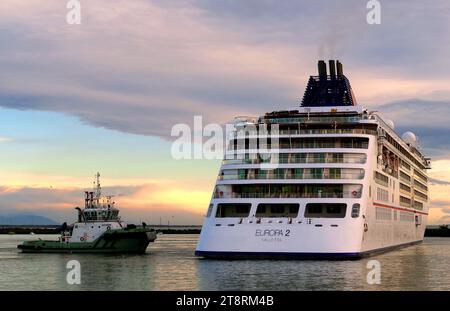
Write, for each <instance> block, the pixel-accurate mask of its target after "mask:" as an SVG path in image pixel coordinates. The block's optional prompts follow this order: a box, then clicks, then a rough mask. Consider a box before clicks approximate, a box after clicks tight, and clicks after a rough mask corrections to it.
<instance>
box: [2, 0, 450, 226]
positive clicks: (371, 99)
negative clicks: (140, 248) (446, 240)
mask: <svg viewBox="0 0 450 311" xmlns="http://www.w3.org/2000/svg"><path fill="white" fill-rule="evenodd" d="M66 2H67V1H65V0H2V1H0V215H1V214H8V213H17V212H26V213H33V214H39V215H44V216H48V217H50V218H52V219H55V220H57V221H63V220H66V219H67V218H73V217H74V215H75V212H74V210H73V207H74V206H77V205H81V204H82V202H83V193H82V191H84V189H86V188H88V187H89V186H90V185H91V184H92V180H93V177H94V174H95V173H96V172H97V171H99V172H100V173H101V174H102V182H103V185H104V186H105V191H106V192H108V193H111V194H114V195H116V196H117V198H116V202H117V204H118V206H119V207H122V214H123V217H124V218H126V219H129V220H131V221H147V222H150V223H158V222H159V220H160V218H161V219H162V221H163V222H167V221H170V222H171V223H177V224H201V222H202V215H203V214H204V213H205V210H206V208H207V205H208V203H209V199H210V197H211V191H212V189H213V187H214V182H215V179H216V176H217V172H218V170H219V166H220V161H218V160H174V159H172V157H171V154H170V148H171V141H172V140H171V137H170V132H171V128H172V126H173V125H175V124H177V123H187V124H192V122H193V118H194V116H195V115H201V116H203V118H204V123H205V124H206V123H210V122H215V123H220V124H224V123H226V122H227V121H230V120H232V118H233V117H235V116H239V115H250V116H257V115H260V114H264V113H265V112H267V111H273V110H277V109H280V110H285V109H295V108H296V107H298V106H299V103H300V100H301V98H302V96H303V92H304V89H305V85H306V82H307V79H308V77H309V75H311V74H315V73H316V63H317V60H318V59H321V58H323V59H328V58H332V59H339V60H341V61H342V62H343V64H344V72H345V74H346V75H347V77H348V78H349V79H350V81H351V83H352V88H353V90H354V92H355V95H356V98H357V100H358V104H360V105H364V106H367V107H368V108H369V109H370V110H378V111H381V112H384V113H385V114H386V115H388V116H389V118H391V119H393V120H394V121H395V122H396V129H397V130H398V132H399V133H400V134H401V133H403V132H404V131H407V130H412V131H413V132H415V133H416V134H417V135H418V136H419V139H420V144H421V148H422V150H423V152H424V153H425V154H426V155H427V156H430V157H432V159H433V165H432V166H433V169H432V170H431V171H430V172H429V174H430V177H431V178H432V179H431V181H432V182H431V185H430V188H431V193H430V195H431V199H432V200H431V205H432V209H431V211H430V223H433V224H439V223H449V222H450V197H449V195H448V193H450V151H449V146H450V57H449V55H450V33H449V32H450V27H449V25H450V2H449V1H448V0H435V1H432V2H431V3H429V2H427V3H426V4H425V2H424V1H423V0H412V1H407V2H405V1H393V0H389V1H380V2H381V12H382V18H381V24H380V25H369V24H368V23H367V22H366V14H367V12H368V10H367V9H366V3H367V2H366V1H361V0H354V1H345V2H344V3H342V2H341V1H339V2H337V1H336V3H333V4H330V3H329V2H330V1H325V0H320V1H306V0H305V1H297V0H295V1H294V0H284V1H270V0H265V1H260V0H245V1H242V0H223V1H216V0H179V1H175V0H155V1H150V0H116V1H110V0H88V1H87V0H81V3H82V10H81V14H82V15H81V16H82V22H81V25H69V24H67V23H66V13H67V9H66Z"/></svg>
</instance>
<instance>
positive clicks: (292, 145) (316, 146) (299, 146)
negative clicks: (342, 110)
mask: <svg viewBox="0 0 450 311" xmlns="http://www.w3.org/2000/svg"><path fill="white" fill-rule="evenodd" d="M368 147H369V144H368V143H367V142H346V143H342V144H339V143H336V142H332V143H327V142H313V143H309V142H306V143H297V142H293V143H280V144H278V146H273V147H272V146H271V145H269V144H268V145H267V147H266V148H265V149H272V148H273V149H319V148H349V149H367V148H368ZM246 149H248V148H246V147H245V146H241V145H237V146H236V148H234V146H233V145H229V147H228V149H227V150H228V151H232V150H246Z"/></svg>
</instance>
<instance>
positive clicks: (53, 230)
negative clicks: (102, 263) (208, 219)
mask: <svg viewBox="0 0 450 311" xmlns="http://www.w3.org/2000/svg"><path fill="white" fill-rule="evenodd" d="M148 227H149V228H152V229H154V230H155V231H156V232H157V233H162V234H200V231H201V227H200V226H199V227H198V228H195V227H194V226H179V227H177V226H173V227H171V228H170V227H169V228H168V227H167V226H165V227H163V228H161V227H159V226H150V225H149V226H148ZM192 227H194V228H192ZM31 233H34V234H60V233H61V226H59V225H58V226H8V225H5V226H1V225H0V235H2V234H3V235H5V234H6V235H7V234H9V235H13V234H31Z"/></svg>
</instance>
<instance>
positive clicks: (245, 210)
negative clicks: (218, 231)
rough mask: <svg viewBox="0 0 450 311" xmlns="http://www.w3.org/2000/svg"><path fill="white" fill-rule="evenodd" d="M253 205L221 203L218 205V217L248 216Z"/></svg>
mask: <svg viewBox="0 0 450 311" xmlns="http://www.w3.org/2000/svg"><path fill="white" fill-rule="evenodd" d="M251 206H252V205H251V204H250V203H221V204H219V205H217V213H216V217H217V218H225V217H248V214H249V213H250V208H251Z"/></svg>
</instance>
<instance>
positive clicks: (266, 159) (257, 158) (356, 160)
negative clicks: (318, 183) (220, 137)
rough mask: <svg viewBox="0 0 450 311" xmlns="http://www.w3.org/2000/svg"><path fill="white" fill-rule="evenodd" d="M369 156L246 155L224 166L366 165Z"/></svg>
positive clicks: (320, 154) (316, 154)
mask: <svg viewBox="0 0 450 311" xmlns="http://www.w3.org/2000/svg"><path fill="white" fill-rule="evenodd" d="M366 161H367V155H365V154H358V153H356V154H352V153H348V154H346V153H279V154H269V153H267V154H259V155H258V154H246V155H245V158H244V155H242V156H241V158H233V159H224V160H223V161H222V165H239V164H309V163H323V164H365V163H366Z"/></svg>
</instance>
